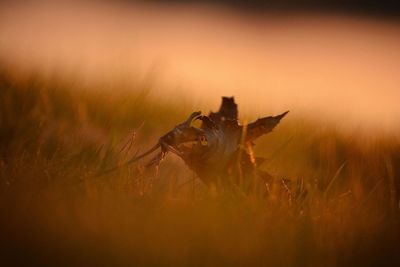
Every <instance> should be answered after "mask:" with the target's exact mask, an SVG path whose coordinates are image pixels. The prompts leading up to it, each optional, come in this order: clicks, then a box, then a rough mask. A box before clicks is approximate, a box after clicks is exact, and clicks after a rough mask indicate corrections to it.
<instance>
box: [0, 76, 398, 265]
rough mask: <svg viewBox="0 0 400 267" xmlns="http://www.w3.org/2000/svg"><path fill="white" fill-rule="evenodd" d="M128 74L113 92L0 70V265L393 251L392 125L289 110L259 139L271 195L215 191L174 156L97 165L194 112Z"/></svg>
mask: <svg viewBox="0 0 400 267" xmlns="http://www.w3.org/2000/svg"><path fill="white" fill-rule="evenodd" d="M135 86H136V88H133V89H134V90H133V93H132V92H131V93H129V91H128V90H118V91H115V90H112V93H110V91H107V90H93V88H86V87H82V86H80V85H79V82H75V83H74V82H71V81H65V80H64V81H63V80H62V79H57V78H54V79H49V78H45V79H44V78H43V77H41V76H40V75H35V74H31V75H29V77H27V78H24V79H21V78H20V77H19V78H18V79H17V78H15V77H14V76H13V75H12V74H11V73H8V72H7V71H6V69H2V71H1V74H0V191H1V193H0V200H1V201H0V212H1V214H0V233H1V236H2V238H1V246H2V247H1V254H4V255H3V256H2V257H1V261H4V264H5V265H2V266H21V265H28V266H32V265H39V266H43V265H50V266H60V265H65V266H119V265H121V266H396V264H399V263H400V258H399V255H398V247H399V241H400V223H399V199H398V197H399V196H398V193H397V192H398V190H399V187H400V142H399V140H398V139H397V138H396V137H388V136H386V137H385V136H380V137H374V138H371V137H368V138H364V139H362V140H360V138H359V136H358V135H357V134H348V133H347V134H344V133H340V132H338V131H336V130H335V127H334V126H329V125H325V124H320V123H316V122H312V121H307V120H305V119H304V118H303V119H300V118H294V119H293V118H292V119H290V118H289V119H288V120H286V121H283V122H282V124H281V125H280V126H279V127H278V128H277V130H276V131H275V132H274V133H272V134H271V135H269V136H268V137H264V138H263V139H262V140H260V142H259V143H258V144H257V146H256V148H257V149H256V150H257V153H259V154H260V155H264V156H266V157H268V158H269V159H270V160H269V161H268V162H267V163H265V165H264V168H265V169H266V170H268V171H270V172H271V173H273V174H274V176H275V177H276V179H275V180H276V181H275V183H274V184H273V185H271V188H270V190H271V191H270V194H269V195H268V196H267V197H262V196H259V195H244V194H242V193H241V192H240V190H239V191H230V190H227V191H225V192H221V193H219V194H215V192H213V191H212V190H211V191H210V190H208V189H207V188H205V187H204V186H203V185H202V184H201V183H200V182H199V181H197V180H193V174H192V173H191V172H190V171H188V170H187V169H186V168H185V167H184V166H183V165H182V163H181V162H180V161H179V160H178V159H176V158H170V159H168V160H166V162H165V163H164V165H163V166H162V168H161V169H160V170H159V173H158V174H156V173H155V171H154V170H144V169H143V168H141V167H140V166H141V164H137V165H133V166H131V167H130V168H124V169H121V170H120V171H118V172H115V173H111V174H108V175H105V176H100V177H96V176H94V175H93V174H94V173H95V172H96V171H97V170H99V169H102V168H106V167H110V166H113V165H115V164H118V163H119V162H122V161H124V160H126V159H127V158H129V157H130V156H132V155H133V154H134V153H136V152H137V150H138V149H141V151H143V150H144V149H146V148H148V147H149V146H150V145H151V144H152V143H153V142H154V140H156V138H157V137H158V136H160V135H161V134H162V133H164V132H166V131H167V130H169V129H170V128H171V127H172V126H174V125H175V124H176V123H177V122H180V121H182V119H183V118H185V117H186V116H187V114H188V113H190V112H191V110H190V103H187V104H186V105H185V106H183V107H182V106H179V107H178V106H174V105H168V104H166V102H161V101H158V100H157V98H156V97H154V96H151V95H149V94H148V92H149V88H148V87H147V86H146V84H141V83H138V84H137V85H135ZM96 89H99V88H96ZM104 89H106V88H104ZM143 121H145V123H144V124H143ZM141 125H142V127H141V128H140V129H139V130H138V128H139V127H140V126H141ZM135 129H136V131H135V138H132V137H133V131H134V130H135ZM126 144H127V145H126ZM282 178H289V179H291V180H292V182H291V188H290V190H289V191H288V190H286V189H285V187H282V186H281V179H282ZM385 264H386V265H385Z"/></svg>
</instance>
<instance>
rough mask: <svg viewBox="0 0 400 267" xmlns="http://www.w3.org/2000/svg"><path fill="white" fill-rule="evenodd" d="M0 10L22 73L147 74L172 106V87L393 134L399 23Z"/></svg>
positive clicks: (97, 9)
mask: <svg viewBox="0 0 400 267" xmlns="http://www.w3.org/2000/svg"><path fill="white" fill-rule="evenodd" d="M0 10H1V11H0V55H1V56H2V57H3V58H6V59H8V60H11V61H13V62H14V63H16V64H19V65H23V66H25V67H29V68H40V69H41V70H43V71H51V70H52V69H54V68H57V69H58V70H60V69H64V70H66V71H69V72H71V71H73V72H79V74H81V75H83V76H85V77H88V79H98V78H99V77H101V78H102V79H112V78H113V76H114V75H115V73H119V72H123V73H126V74H128V76H129V73H132V77H136V76H135V75H137V74H138V73H145V72H146V71H148V70H149V69H150V68H152V67H154V66H155V67H157V68H158V69H159V70H160V72H159V78H158V81H159V83H162V84H163V86H162V88H163V90H164V92H165V93H166V94H167V95H171V94H173V93H174V94H175V95H174V97H177V99H179V97H180V94H176V90H177V88H180V89H179V90H183V91H185V92H186V93H187V94H191V95H194V97H195V99H200V100H201V101H210V105H215V104H216V103H217V102H219V96H221V95H235V96H236V98H237V100H238V102H239V103H240V104H241V106H242V109H245V110H247V111H254V112H272V113H278V112H281V111H284V110H287V109H290V110H292V111H299V112H312V113H315V114H321V115H323V116H326V117H327V118H329V119H333V120H336V121H340V122H343V123H347V124H348V125H355V126H357V125H362V126H372V127H374V128H381V127H383V128H385V129H391V130H393V129H394V126H395V125H396V126H397V125H400V123H399V122H400V105H399V104H398V102H399V99H400V91H399V88H398V87H399V84H400V75H399V70H400V49H399V44H400V24H396V23H394V22H390V21H380V20H377V19H371V18H362V17H348V16H347V17H346V16H339V15H328V14H320V15H316V14H281V15H276V14H275V15H264V16H263V17H261V16H250V15H249V14H247V15H245V14H240V13H238V12H233V11H229V10H222V9H215V8H214V9H213V8H204V7H202V8H200V7H189V6H186V7H176V6H174V7H168V6H165V5H163V6H154V5H152V6H150V5H146V6H143V5H141V6H139V5H135V6H116V5H113V6H111V5H106V4H101V5H100V4H96V5H94V4H88V3H87V4H77V3H75V4H63V5H61V4H57V5H56V4H36V5H34V4H24V5H18V4H14V5H8V6H2V7H1V9H0ZM160 88H161V87H160ZM166 88H167V89H166ZM156 89H157V88H156ZM185 98H186V97H185ZM396 130H397V129H396Z"/></svg>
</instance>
